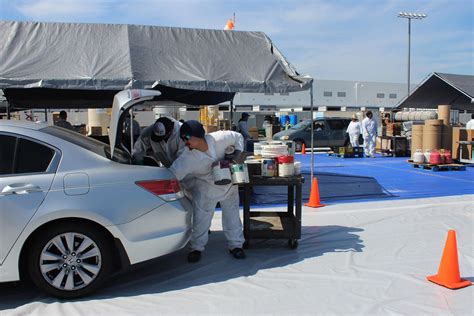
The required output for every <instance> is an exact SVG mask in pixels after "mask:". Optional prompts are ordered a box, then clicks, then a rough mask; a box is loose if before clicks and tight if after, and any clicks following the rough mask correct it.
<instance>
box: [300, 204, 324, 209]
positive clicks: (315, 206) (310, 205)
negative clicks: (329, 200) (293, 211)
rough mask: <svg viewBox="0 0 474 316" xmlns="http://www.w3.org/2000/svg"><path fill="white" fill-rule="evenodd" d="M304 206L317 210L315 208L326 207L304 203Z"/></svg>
mask: <svg viewBox="0 0 474 316" xmlns="http://www.w3.org/2000/svg"><path fill="white" fill-rule="evenodd" d="M304 206H309V207H314V208H317V207H323V206H326V205H325V204H316V205H314V204H310V203H305V204H304Z"/></svg>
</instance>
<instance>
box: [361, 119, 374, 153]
mask: <svg viewBox="0 0 474 316" xmlns="http://www.w3.org/2000/svg"><path fill="white" fill-rule="evenodd" d="M365 116H366V117H365V119H364V120H363V121H362V126H361V128H362V137H363V138H364V154H365V156H366V157H371V158H375V140H376V138H377V123H376V122H375V120H374V119H373V114H372V111H367V113H366V114H365Z"/></svg>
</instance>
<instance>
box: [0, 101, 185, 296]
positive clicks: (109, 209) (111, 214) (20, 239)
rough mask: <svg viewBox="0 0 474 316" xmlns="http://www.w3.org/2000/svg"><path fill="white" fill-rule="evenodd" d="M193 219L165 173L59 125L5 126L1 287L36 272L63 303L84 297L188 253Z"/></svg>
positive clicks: (0, 175) (0, 182)
mask: <svg viewBox="0 0 474 316" xmlns="http://www.w3.org/2000/svg"><path fill="white" fill-rule="evenodd" d="M158 93H159V92H158ZM154 94H156V93H154ZM142 97H144V96H143V95H140V93H138V94H137V93H135V94H134V93H129V95H128V97H127V95H123V94H122V95H121V98H116V100H115V101H114V103H119V104H129V105H130V104H134V103H135V104H136V103H139V102H141V98H142ZM152 98H153V94H152V95H150V96H148V97H144V99H148V100H150V99H152ZM113 138H114V139H115V137H113ZM112 147H113V146H112ZM112 153H113V154H112ZM191 214H192V208H191V205H190V202H189V201H188V199H187V198H185V197H184V194H183V192H182V191H181V189H180V186H179V183H178V181H177V180H176V178H175V177H174V176H173V174H172V173H171V172H170V171H168V170H167V169H166V168H157V167H150V166H136V165H130V157H129V155H128V154H127V153H125V152H123V151H122V150H120V149H117V148H115V149H113V148H111V147H110V146H109V145H107V144H105V143H102V142H99V141H97V140H94V139H91V138H87V137H85V136H83V135H81V134H79V133H76V132H73V131H69V130H66V129H62V128H59V127H56V126H48V125H46V124H37V123H31V122H19V121H10V120H0V232H1V238H0V282H8V281H17V280H20V278H23V277H26V276H29V277H30V278H31V280H32V281H33V282H34V284H36V285H37V286H38V287H39V288H40V289H42V290H44V291H46V292H47V293H49V294H50V295H53V296H55V297H58V298H66V299H70V298H77V297H80V296H84V295H86V294H89V293H91V292H92V291H94V290H96V289H97V288H98V287H99V286H100V285H101V284H102V283H103V282H104V281H105V280H106V279H107V277H108V276H109V275H110V274H111V273H113V272H114V271H119V270H122V269H125V268H127V267H128V266H129V265H131V264H136V263H139V262H143V261H146V260H149V259H153V258H156V257H160V256H163V255H165V254H168V253H170V252H174V251H176V250H178V249H181V248H182V247H184V246H185V245H186V244H187V242H188V240H189V237H190V232H191Z"/></svg>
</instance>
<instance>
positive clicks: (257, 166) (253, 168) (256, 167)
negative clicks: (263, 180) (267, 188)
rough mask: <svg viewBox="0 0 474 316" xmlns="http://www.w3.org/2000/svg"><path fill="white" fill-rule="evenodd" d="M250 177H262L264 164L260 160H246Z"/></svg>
mask: <svg viewBox="0 0 474 316" xmlns="http://www.w3.org/2000/svg"><path fill="white" fill-rule="evenodd" d="M245 164H246V165H247V170H248V173H249V177H252V176H260V175H262V166H261V165H262V162H261V161H260V160H258V159H249V160H245Z"/></svg>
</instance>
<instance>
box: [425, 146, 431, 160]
mask: <svg viewBox="0 0 474 316" xmlns="http://www.w3.org/2000/svg"><path fill="white" fill-rule="evenodd" d="M430 156H431V149H427V150H426V151H425V162H426V163H430Z"/></svg>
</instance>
